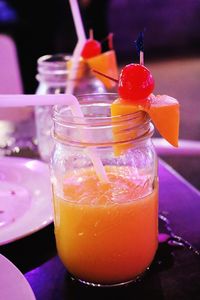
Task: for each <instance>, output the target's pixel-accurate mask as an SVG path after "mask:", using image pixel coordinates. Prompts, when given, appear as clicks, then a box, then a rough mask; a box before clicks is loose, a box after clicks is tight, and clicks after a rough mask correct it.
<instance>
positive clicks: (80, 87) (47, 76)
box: [35, 54, 106, 161]
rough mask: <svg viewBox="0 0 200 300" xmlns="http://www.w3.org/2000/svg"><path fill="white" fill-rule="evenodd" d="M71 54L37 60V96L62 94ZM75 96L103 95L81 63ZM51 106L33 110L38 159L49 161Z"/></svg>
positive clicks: (47, 56) (49, 56) (51, 143)
mask: <svg viewBox="0 0 200 300" xmlns="http://www.w3.org/2000/svg"><path fill="white" fill-rule="evenodd" d="M70 58H71V56H70V55H66V54H54V55H45V56H42V57H40V58H39V59H38V75H37V80H38V82H39V85H38V88H37V91H36V94H64V93H66V90H67V83H68V82H69V79H68V76H69V70H70ZM74 83H75V87H74V92H73V93H74V94H75V95H77V94H84V93H95V92H96V93H102V92H105V91H106V90H105V87H104V85H103V83H102V82H101V81H100V80H98V79H96V77H95V76H94V74H93V73H92V72H91V71H90V70H89V68H88V66H87V65H86V63H85V62H84V61H80V63H79V67H78V70H77V77H76V80H75V81H74ZM51 113H52V107H51V106H39V107H36V109H35V120H36V132H37V143H38V149H39V153H40V156H41V158H42V159H43V160H44V161H49V159H50V155H51V151H52V148H53V140H52V138H51V134H50V131H51V127H52V118H51Z"/></svg>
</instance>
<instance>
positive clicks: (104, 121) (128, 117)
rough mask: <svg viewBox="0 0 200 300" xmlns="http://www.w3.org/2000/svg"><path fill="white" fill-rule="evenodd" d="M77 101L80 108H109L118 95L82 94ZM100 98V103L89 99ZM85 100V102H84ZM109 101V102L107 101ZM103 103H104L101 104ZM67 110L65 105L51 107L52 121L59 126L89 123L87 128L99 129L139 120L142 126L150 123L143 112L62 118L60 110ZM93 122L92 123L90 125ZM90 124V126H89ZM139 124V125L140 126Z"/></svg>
mask: <svg viewBox="0 0 200 300" xmlns="http://www.w3.org/2000/svg"><path fill="white" fill-rule="evenodd" d="M76 97H77V99H78V100H79V103H80V104H81V106H84V105H85V106H91V104H92V106H93V107H94V106H95V105H97V104H101V106H102V105H107V106H110V105H111V104H112V102H113V101H114V100H115V99H117V98H119V95H118V94H117V93H90V94H82V95H78V96H76ZM91 97H92V98H98V97H100V98H102V100H104V101H101V102H93V103H92V102H91V99H90V98H91ZM86 99H90V101H88V102H87V101H86ZM106 99H107V101H106ZM84 100H85V101H84ZM108 100H109V101H108ZM102 102H104V103H102ZM64 109H67V111H68V112H69V111H70V107H69V106H66V105H55V106H54V107H53V116H52V117H53V120H54V122H56V123H59V124H60V125H63V126H69V125H74V126H77V125H78V126H85V125H86V123H87V122H88V123H89V126H92V127H99V126H109V125H117V124H119V123H125V122H129V121H134V120H135V121H137V120H140V121H141V122H140V123H141V124H142V125H144V124H146V123H149V122H150V117H149V115H148V114H147V113H146V112H144V111H141V110H140V111H136V112H133V113H128V114H125V115H117V116H86V117H84V118H81V117H74V116H72V115H71V116H70V117H67V118H66V117H64V116H62V115H61V113H62V110H64ZM92 122H93V123H92ZM91 123H92V125H91ZM141 124H140V125H141Z"/></svg>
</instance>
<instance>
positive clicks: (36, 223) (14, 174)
mask: <svg viewBox="0 0 200 300" xmlns="http://www.w3.org/2000/svg"><path fill="white" fill-rule="evenodd" d="M52 220H53V209H52V201H51V184H50V174H49V168H48V165H47V164H45V163H43V162H41V161H39V160H31V159H26V158H18V157H0V245H4V244H7V243H10V242H12V241H15V240H18V239H20V238H22V237H25V236H27V235H30V234H32V233H34V232H36V231H38V230H40V229H42V228H43V227H45V226H47V225H48V224H50V223H51V222H52Z"/></svg>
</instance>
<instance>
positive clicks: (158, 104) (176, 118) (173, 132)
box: [146, 95, 180, 147]
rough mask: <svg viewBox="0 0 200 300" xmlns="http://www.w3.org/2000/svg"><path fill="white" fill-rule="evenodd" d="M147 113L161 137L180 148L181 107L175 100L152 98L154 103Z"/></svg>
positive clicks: (165, 96)
mask: <svg viewBox="0 0 200 300" xmlns="http://www.w3.org/2000/svg"><path fill="white" fill-rule="evenodd" d="M146 112H148V114H149V115H150V117H151V119H152V122H153V123H154V125H155V127H156V129H157V130H158V132H159V133H160V135H161V136H162V137H163V138H164V139H166V140H167V141H168V142H169V143H170V144H171V145H172V146H174V147H178V137H179V122H180V105H179V103H178V101H177V100H176V99H175V98H172V97H170V96H167V95H158V96H156V97H155V96H153V97H152V102H151V105H150V108H149V109H146Z"/></svg>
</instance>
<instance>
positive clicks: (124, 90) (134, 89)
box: [118, 64, 154, 101]
mask: <svg viewBox="0 0 200 300" xmlns="http://www.w3.org/2000/svg"><path fill="white" fill-rule="evenodd" d="M153 89H154V79H153V76H152V74H151V72H150V71H149V70H148V69H147V68H146V67H145V66H143V65H140V64H129V65H126V66H125V67H124V68H123V69H122V71H121V73H120V76H119V86H118V93H119V95H120V97H121V98H122V99H125V100H126V99H127V100H132V101H134V100H136V101H137V100H141V99H145V98H147V97H148V96H149V95H150V94H151V93H152V92H153Z"/></svg>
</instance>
